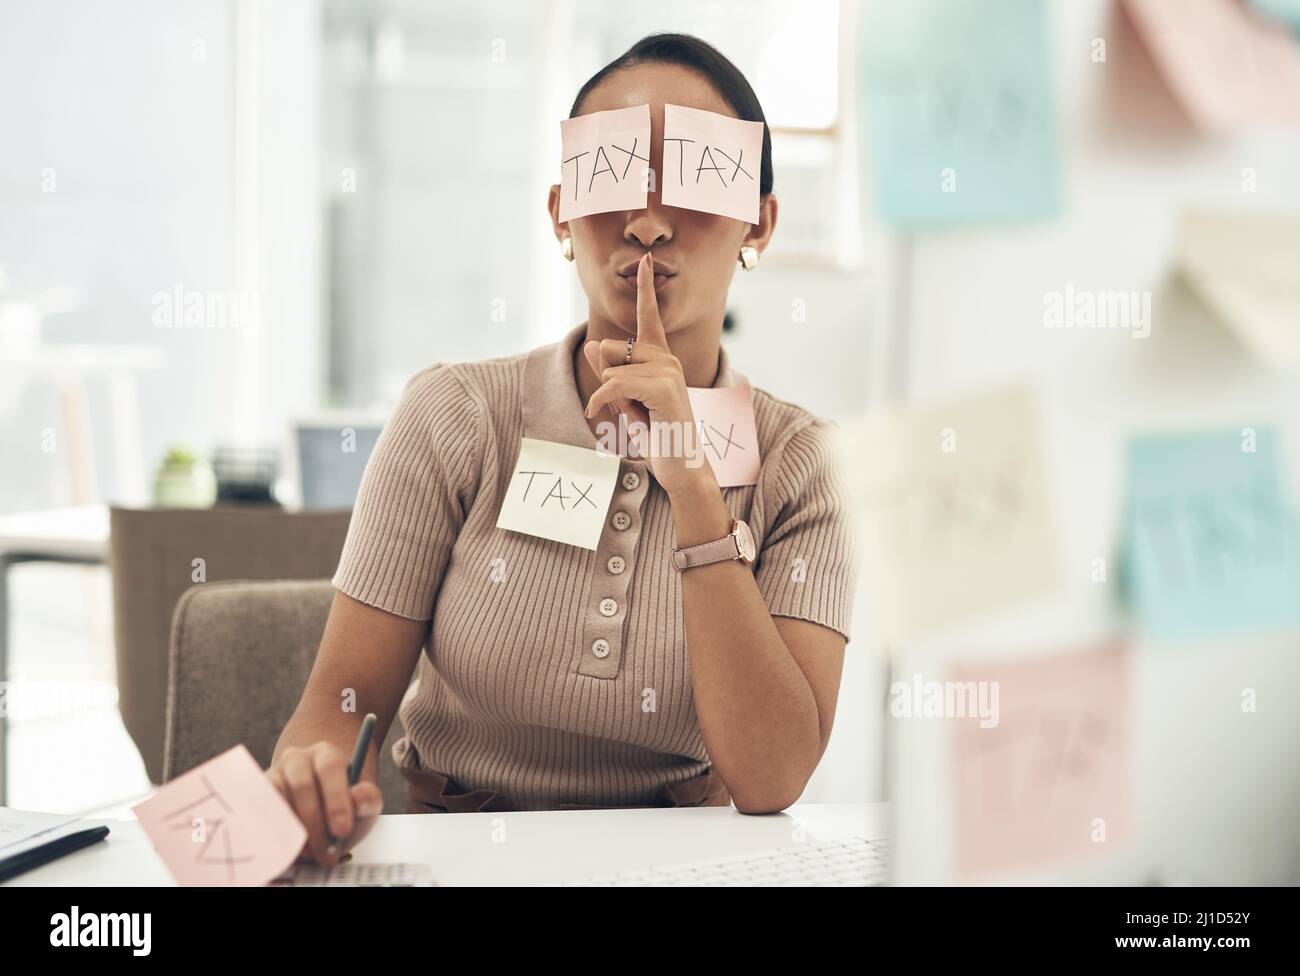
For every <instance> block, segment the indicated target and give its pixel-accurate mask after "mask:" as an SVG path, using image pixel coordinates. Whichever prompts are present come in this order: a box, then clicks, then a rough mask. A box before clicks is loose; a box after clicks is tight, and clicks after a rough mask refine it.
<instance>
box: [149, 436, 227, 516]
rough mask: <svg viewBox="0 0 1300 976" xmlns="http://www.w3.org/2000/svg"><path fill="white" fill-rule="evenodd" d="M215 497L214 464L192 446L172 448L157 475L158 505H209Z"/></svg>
mask: <svg viewBox="0 0 1300 976" xmlns="http://www.w3.org/2000/svg"><path fill="white" fill-rule="evenodd" d="M216 497H217V479H216V477H215V476H214V475H213V473H212V465H210V464H208V462H207V461H205V460H204V459H203V458H201V457H198V456H197V455H195V453H194V452H193V451H191V450H190V449H189V448H186V447H173V448H171V449H170V450H169V451H168V452H167V455H166V457H164V458H163V463H162V466H161V467H160V468H159V469H158V475H157V477H155V478H154V483H153V502H154V504H155V505H157V506H158V507H159V508H207V507H209V506H210V505H211V504H212V503H213V502H214V501H215V500H216Z"/></svg>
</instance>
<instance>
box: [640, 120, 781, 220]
mask: <svg viewBox="0 0 1300 976" xmlns="http://www.w3.org/2000/svg"><path fill="white" fill-rule="evenodd" d="M762 162H763V123H762V122H747V121H744V120H742V119H733V118H731V117H730V116H728V115H719V114H718V113H717V112H706V111H704V110H702V109H697V108H686V107H685V106H683V105H664V162H663V178H662V180H661V181H660V189H661V192H662V195H663V202H664V203H665V204H667V205H668V206H670V207H685V208H687V209H689V210H700V211H703V212H704V213H713V214H719V215H721V216H723V217H733V218H735V219H736V220H743V221H745V222H746V223H750V224H756V223H758V197H759V192H758V191H759V181H760V178H761V176H762V174H761V172H760V169H759V167H760V165H761V164H762Z"/></svg>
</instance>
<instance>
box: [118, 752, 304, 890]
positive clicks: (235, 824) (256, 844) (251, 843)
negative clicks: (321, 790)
mask: <svg viewBox="0 0 1300 976" xmlns="http://www.w3.org/2000/svg"><path fill="white" fill-rule="evenodd" d="M132 809H133V811H134V812H135V815H136V819H137V820H139V821H140V825H141V826H142V827H143V828H144V832H145V833H146V834H148V835H149V839H150V840H151V841H152V842H153V846H154V849H155V850H156V851H157V852H158V856H159V857H161V858H162V860H163V863H164V864H166V865H167V870H168V871H170V872H171V875H172V877H173V878H175V879H176V882H177V884H182V885H264V884H267V883H269V882H270V881H272V880H274V879H275V878H277V877H279V876H280V874H282V873H283V872H284V870H285V869H286V868H288V867H289V865H291V864H292V863H293V862H294V860H296V859H297V857H298V853H299V852H300V851H301V850H302V846H303V844H305V843H306V841H307V831H306V829H305V828H304V827H303V825H302V822H301V821H300V820H299V819H298V817H297V815H296V814H295V813H294V812H293V810H292V808H291V807H290V806H289V804H288V803H286V802H285V800H284V798H283V797H282V796H280V793H279V791H278V790H276V788H275V787H274V786H272V785H271V781H270V780H269V779H267V777H266V773H265V772H263V770H262V767H261V766H259V765H258V764H257V760H256V759H254V758H253V755H252V753H250V752H249V751H248V749H247V748H245V747H244V746H242V745H240V746H235V747H234V748H233V749H228V750H227V751H226V752H223V753H222V754H221V755H219V756H217V757H216V758H215V759H209V760H208V761H207V762H205V763H203V764H202V765H201V766H196V767H194V768H193V769H191V770H190V771H189V772H188V773H185V774H184V775H182V776H178V777H177V778H176V779H174V780H172V781H171V782H170V783H168V784H167V785H165V786H163V787H162V788H161V789H159V790H158V792H157V793H155V794H154V795H153V796H151V797H150V798H149V799H147V800H145V801H144V802H143V803H139V804H136V806H135V807H133V808H132Z"/></svg>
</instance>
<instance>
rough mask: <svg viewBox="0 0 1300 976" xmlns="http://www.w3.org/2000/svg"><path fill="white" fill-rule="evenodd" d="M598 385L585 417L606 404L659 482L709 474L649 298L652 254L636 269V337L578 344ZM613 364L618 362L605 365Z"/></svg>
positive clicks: (684, 483)
mask: <svg viewBox="0 0 1300 976" xmlns="http://www.w3.org/2000/svg"><path fill="white" fill-rule="evenodd" d="M583 352H584V354H585V355H586V357H587V362H588V363H590V364H591V368H592V370H593V371H594V372H595V373H596V375H597V376H599V377H600V379H601V384H602V385H601V386H600V387H599V388H598V389H597V390H596V392H595V393H593V394H592V395H591V399H590V400H588V401H587V411H586V413H587V416H588V417H594V416H595V415H596V413H597V411H600V410H603V409H605V408H606V407H610V408H611V410H612V411H614V412H616V413H621V414H622V415H623V417H625V418H626V420H627V424H628V427H629V435H630V437H631V439H632V441H633V443H634V444H635V447H636V450H637V453H639V454H640V455H641V457H643V458H645V460H646V463H647V464H648V465H649V466H650V471H651V472H652V473H653V474H654V476H655V480H657V481H658V482H659V484H660V486H661V487H662V488H663V489H664V490H665V491H666V492H668V494H669V495H670V496H671V495H673V494H674V493H675V492H677V491H679V490H681V489H684V488H692V487H695V486H696V485H698V484H701V483H706V482H707V481H708V480H709V479H711V478H713V469H712V468H711V467H710V466H709V463H708V460H707V458H705V456H704V451H703V449H702V448H701V446H700V438H699V432H698V430H697V428H696V426H695V414H694V412H693V411H692V410H691V399H690V396H689V395H688V394H687V392H686V377H685V375H684V374H683V372H682V364H681V362H680V361H679V360H678V359H677V357H676V356H674V355H673V354H672V353H671V352H670V351H669V349H668V339H667V337H666V336H665V334H664V325H663V321H662V320H661V319H660V318H659V302H658V299H657V298H656V297H655V285H654V259H653V258H652V257H651V256H650V254H649V253H648V252H647V253H646V255H645V257H643V258H642V259H641V263H640V264H638V265H637V269H636V342H635V343H634V344H633V346H632V361H631V363H624V360H625V359H626V357H627V343H626V342H622V341H620V340H618V339H606V340H604V341H603V342H596V341H595V340H592V341H591V342H588V343H587V344H586V346H585V347H584V348H583ZM607 363H615V364H618V365H606V364H607Z"/></svg>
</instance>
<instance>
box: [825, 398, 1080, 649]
mask: <svg viewBox="0 0 1300 976" xmlns="http://www.w3.org/2000/svg"><path fill="white" fill-rule="evenodd" d="M838 436H839V439H840V446H839V448H840V449H839V450H838V451H837V454H838V455H839V456H840V458H841V465H840V469H841V472H842V474H843V477H844V479H845V486H846V489H847V491H848V493H849V496H850V498H851V499H852V504H851V505H850V509H851V510H852V511H853V513H854V516H855V519H856V520H857V521H858V529H859V532H860V533H861V537H862V539H863V546H864V550H865V551H866V552H867V554H868V556H869V559H868V560H867V563H866V569H867V573H866V576H867V581H868V585H869V588H870V590H871V591H873V593H874V595H875V597H876V599H877V601H878V604H879V611H880V617H881V619H882V624H883V630H884V632H885V633H884V636H885V639H886V640H888V641H902V640H908V639H911V638H914V637H920V636H924V635H927V634H930V633H935V632H938V631H942V630H944V629H945V628H948V627H951V626H954V625H957V624H960V623H964V622H966V621H969V620H973V619H975V618H978V617H979V616H981V615H983V614H988V613H993V612H995V611H998V610H1001V609H1004V608H1007V607H1011V606H1014V605H1016V604H1018V603H1022V602H1026V601H1028V600H1031V599H1033V598H1035V597H1038V596H1042V595H1045V594H1047V593H1049V592H1051V590H1052V589H1054V588H1055V587H1056V586H1057V584H1058V580H1059V578H1060V571H1059V568H1058V565H1057V552H1058V546H1057V542H1056V536H1055V532H1054V530H1053V527H1052V519H1051V513H1050V509H1049V504H1048V496H1047V489H1046V485H1045V482H1044V476H1043V462H1042V457H1041V454H1040V448H1039V444H1038V431H1037V422H1036V418H1035V414H1034V409H1033V400H1032V398H1031V395H1030V392H1029V390H1028V389H1024V388H1020V387H1012V388H1008V389H1004V390H999V391H996V392H991V393H986V394H981V395H977V396H972V397H968V398H964V399H961V400H957V401H953V402H951V403H946V404H941V405H936V406H927V407H920V408H912V409H905V410H899V411H896V412H891V413H884V414H880V415H875V416H872V417H871V418H869V419H867V420H866V421H864V422H861V423H859V424H857V425H852V424H845V425H843V426H842V427H841V430H840V431H839V433H838Z"/></svg>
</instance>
